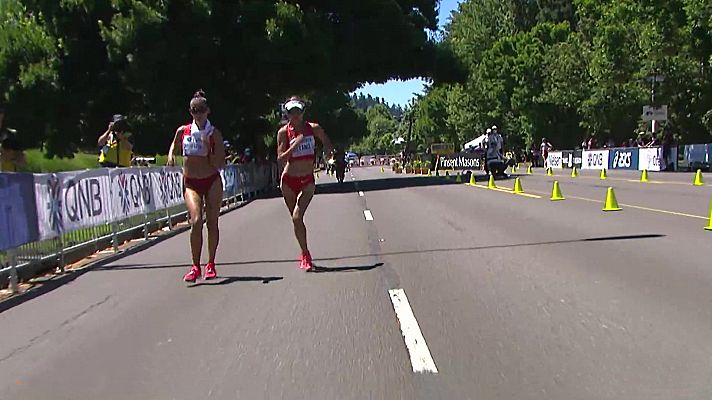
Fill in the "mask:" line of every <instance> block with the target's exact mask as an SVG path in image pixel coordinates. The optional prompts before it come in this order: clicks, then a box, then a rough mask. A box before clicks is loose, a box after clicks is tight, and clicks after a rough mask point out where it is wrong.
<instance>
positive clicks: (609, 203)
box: [603, 187, 622, 211]
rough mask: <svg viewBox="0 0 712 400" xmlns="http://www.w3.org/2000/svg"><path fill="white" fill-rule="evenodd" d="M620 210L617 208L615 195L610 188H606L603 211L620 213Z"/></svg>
mask: <svg viewBox="0 0 712 400" xmlns="http://www.w3.org/2000/svg"><path fill="white" fill-rule="evenodd" d="M620 210H622V208H620V207H618V200H616V193H615V192H614V191H613V188H612V187H609V188H608V191H607V192H606V205H605V206H604V207H603V211H620Z"/></svg>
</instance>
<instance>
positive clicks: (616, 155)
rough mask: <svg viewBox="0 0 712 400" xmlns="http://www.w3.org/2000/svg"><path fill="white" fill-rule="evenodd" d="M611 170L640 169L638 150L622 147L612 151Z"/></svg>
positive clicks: (609, 159)
mask: <svg viewBox="0 0 712 400" xmlns="http://www.w3.org/2000/svg"><path fill="white" fill-rule="evenodd" d="M609 151H610V154H609V155H608V168H609V169H638V148H637V147H621V148H614V149H610V150H609Z"/></svg>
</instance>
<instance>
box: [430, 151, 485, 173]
mask: <svg viewBox="0 0 712 400" xmlns="http://www.w3.org/2000/svg"><path fill="white" fill-rule="evenodd" d="M483 166H484V164H483V160H482V155H481V154H479V153H455V154H448V155H441V156H440V157H439V158H438V166H437V169H440V170H443V169H453V170H478V169H480V168H481V167H483Z"/></svg>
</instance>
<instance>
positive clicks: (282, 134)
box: [277, 127, 304, 162]
mask: <svg viewBox="0 0 712 400" xmlns="http://www.w3.org/2000/svg"><path fill="white" fill-rule="evenodd" d="M302 140H304V135H301V134H300V135H299V136H297V137H296V139H295V140H294V143H292V145H291V146H290V145H289V140H287V128H286V127H283V128H281V129H280V130H279V131H277V160H278V161H282V162H286V161H287V160H289V157H290V156H291V155H292V152H293V151H294V149H296V148H297V146H299V145H300V144H301V143H302Z"/></svg>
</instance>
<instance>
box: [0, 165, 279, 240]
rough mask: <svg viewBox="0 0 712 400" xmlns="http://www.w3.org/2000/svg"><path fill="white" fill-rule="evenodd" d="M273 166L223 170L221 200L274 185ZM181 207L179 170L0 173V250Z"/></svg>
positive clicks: (236, 167) (144, 169) (244, 166)
mask: <svg viewBox="0 0 712 400" xmlns="http://www.w3.org/2000/svg"><path fill="white" fill-rule="evenodd" d="M275 170H276V165H272V164H269V165H256V164H248V165H228V166H227V167H225V168H224V169H223V170H221V171H220V176H221V178H222V183H223V189H224V193H223V196H224V197H231V196H235V195H238V194H242V193H253V192H256V191H258V190H260V189H264V188H266V187H267V186H269V185H270V184H271V183H272V184H276V181H275ZM182 203H183V171H182V169H181V168H180V167H159V168H112V169H109V168H101V169H93V170H86V171H72V172H61V173H54V174H15V173H0V250H6V249H10V248H13V247H18V246H21V245H23V244H26V243H31V242H35V241H39V240H45V239H51V238H54V237H57V236H58V235H61V234H64V233H69V232H72V231H75V230H78V229H83V228H89V227H94V226H99V225H104V224H110V223H113V222H119V221H122V220H125V219H127V218H129V217H133V216H137V215H143V214H148V213H151V212H154V211H159V210H163V209H166V208H170V207H174V206H177V205H180V204H182Z"/></svg>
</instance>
